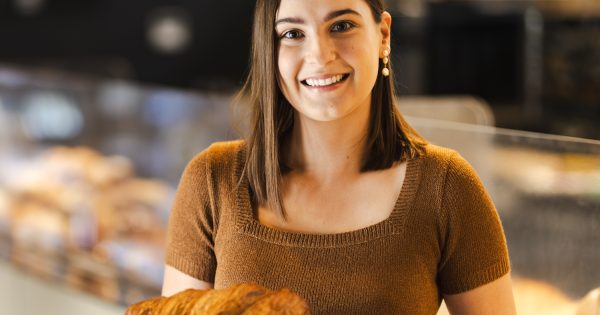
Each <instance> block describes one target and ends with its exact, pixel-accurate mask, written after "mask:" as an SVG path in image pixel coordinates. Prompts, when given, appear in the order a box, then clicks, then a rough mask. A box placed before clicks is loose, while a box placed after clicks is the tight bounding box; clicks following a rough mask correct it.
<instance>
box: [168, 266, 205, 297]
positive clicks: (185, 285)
mask: <svg viewBox="0 0 600 315" xmlns="http://www.w3.org/2000/svg"><path fill="white" fill-rule="evenodd" d="M212 288H213V284H212V283H209V282H205V281H201V280H198V279H196V278H194V277H191V276H188V275H186V274H185V273H183V272H181V271H179V270H177V269H175V268H173V267H171V266H169V265H165V276H164V279H163V287H162V296H166V297H169V296H171V295H173V294H175V293H177V292H180V291H183V290H185V289H198V290H207V289H212Z"/></svg>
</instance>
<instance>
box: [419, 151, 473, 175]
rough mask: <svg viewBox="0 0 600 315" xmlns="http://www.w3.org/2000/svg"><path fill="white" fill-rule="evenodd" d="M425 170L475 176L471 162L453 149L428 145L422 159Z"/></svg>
mask: <svg viewBox="0 0 600 315" xmlns="http://www.w3.org/2000/svg"><path fill="white" fill-rule="evenodd" d="M420 158H421V159H422V163H423V164H424V165H423V166H424V168H425V169H431V170H437V171H442V172H444V173H445V172H457V173H461V174H463V175H465V176H473V175H475V171H474V170H473V167H472V166H471V164H469V162H468V161H467V160H466V159H465V158H464V157H463V156H462V155H460V153H458V152H456V151H455V150H453V149H450V148H446V147H442V146H438V145H434V144H427V145H426V146H425V150H424V154H423V155H422V156H421V157H420Z"/></svg>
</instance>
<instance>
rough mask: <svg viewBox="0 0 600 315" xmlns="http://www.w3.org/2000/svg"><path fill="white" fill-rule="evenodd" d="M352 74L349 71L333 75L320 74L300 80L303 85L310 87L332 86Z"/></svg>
mask: <svg viewBox="0 0 600 315" xmlns="http://www.w3.org/2000/svg"><path fill="white" fill-rule="evenodd" d="M349 76H350V74H349V73H345V74H336V75H331V76H320V77H313V78H307V79H305V80H302V81H300V82H301V83H302V84H303V85H305V86H308V87H327V86H332V85H335V84H338V83H341V82H344V81H346V80H347V79H348V77H349Z"/></svg>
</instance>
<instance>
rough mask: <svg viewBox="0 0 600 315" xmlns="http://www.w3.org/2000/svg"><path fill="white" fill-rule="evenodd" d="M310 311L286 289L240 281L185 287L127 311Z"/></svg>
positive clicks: (165, 314)
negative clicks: (202, 287) (218, 286)
mask: <svg viewBox="0 0 600 315" xmlns="http://www.w3.org/2000/svg"><path fill="white" fill-rule="evenodd" d="M150 314H152V315H171V314H173V315H174V314H189V315H201V314H202V315H216V314H231V315H234V314H247V315H257V314H288V315H296V314H297V315H307V314H310V310H309V307H308V304H307V303H306V301H304V299H302V298H301V297H300V296H298V295H296V294H295V293H293V292H291V291H290V290H288V289H281V290H278V291H271V290H269V289H267V288H265V287H262V286H260V285H257V284H239V285H236V286H232V287H230V288H228V289H221V290H215V289H211V290H194V289H188V290H185V291H182V292H179V293H177V294H175V295H173V296H171V297H168V298H165V297H160V298H153V299H150V300H145V301H142V302H139V303H137V304H134V305H131V306H130V307H129V308H128V309H127V312H126V315H150Z"/></svg>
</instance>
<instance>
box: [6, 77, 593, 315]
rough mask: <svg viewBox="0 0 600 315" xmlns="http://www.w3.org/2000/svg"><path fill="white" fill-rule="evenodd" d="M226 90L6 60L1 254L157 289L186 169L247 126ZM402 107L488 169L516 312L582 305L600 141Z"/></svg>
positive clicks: (56, 270)
mask: <svg viewBox="0 0 600 315" xmlns="http://www.w3.org/2000/svg"><path fill="white" fill-rule="evenodd" d="M231 100H232V95H218V94H207V93H201V92H189V91H178V90H172V89H166V88H164V87H150V86H139V85H136V84H133V83H130V82H123V81H101V80H96V79H94V78H82V77H76V76H71V75H65V74H57V73H45V72H36V71H33V70H22V69H16V68H9V67H6V66H5V67H0V259H2V260H4V261H5V262H9V263H10V264H11V265H12V266H16V267H17V268H20V269H22V270H25V271H27V272H29V273H33V274H36V275H38V276H40V277H42V278H46V279H50V280H51V281H53V283H56V282H58V283H61V284H66V285H67V286H70V287H75V288H78V289H81V290H84V291H86V292H90V293H92V294H94V295H97V296H99V297H102V298H104V299H105V300H108V301H112V302H115V303H118V304H120V305H122V306H123V305H127V304H130V303H133V302H136V301H139V300H141V299H144V298H148V297H150V296H154V295H158V294H159V293H160V284H161V281H162V272H163V271H162V267H163V245H164V233H165V227H166V222H167V218H168V213H169V207H170V203H171V201H172V197H173V193H174V191H175V189H176V186H177V182H178V180H179V176H180V175H181V172H182V171H183V168H184V167H185V165H186V163H187V162H188V161H189V160H190V159H191V158H192V157H193V156H194V155H195V154H197V153H198V152H200V151H201V150H202V149H204V148H206V147H207V146H208V145H209V144H210V143H212V142H214V141H220V140H227V139H233V138H237V137H239V136H238V135H239V132H238V131H239V130H237V129H238V128H239V129H242V128H243V127H242V126H241V125H239V124H238V123H237V121H239V120H238V119H236V118H233V117H236V115H234V113H237V114H238V115H243V111H240V112H238V111H235V110H234V109H232V107H231V106H230V104H231ZM401 110H402V108H401ZM433 118H435V117H433ZM408 120H409V121H410V122H411V124H412V125H413V126H414V127H415V128H416V129H417V130H418V131H419V132H421V133H422V135H423V136H425V137H426V138H427V139H429V140H430V141H431V142H433V143H435V144H439V145H442V146H447V147H451V148H453V149H455V150H457V151H458V152H459V153H461V154H462V155H463V156H464V157H465V158H466V159H467V160H468V161H469V162H470V163H471V164H472V165H473V166H474V168H475V169H476V170H477V172H478V174H479V175H480V177H481V178H482V180H483V182H484V184H485V186H486V187H487V189H488V191H489V192H490V194H491V196H492V199H493V200H494V202H495V204H496V206H497V208H498V211H499V213H500V217H501V219H502V223H503V226H504V230H505V232H506V236H507V241H508V246H509V253H510V257H511V263H512V268H513V277H514V280H515V297H516V300H517V305H518V307H519V309H520V310H522V311H521V312H519V314H559V313H557V312H556V310H557V309H558V308H557V307H556V306H555V305H553V304H552V303H547V301H548V300H547V299H548V298H552V299H553V301H559V302H561V303H563V304H561V307H564V309H561V310H563V312H562V313H560V314H575V313H574V312H575V310H576V309H577V307H579V306H578V305H579V304H580V302H579V301H580V300H581V299H582V298H583V297H584V296H585V295H586V294H587V293H588V292H590V291H591V290H593V289H594V288H597V287H599V286H600V272H598V266H600V141H593V140H585V139H578V138H570V137H562V136H552V135H545V134H534V133H526V132H520V131H514V130H505V129H497V128H494V127H489V126H477V125H471V124H464V123H456V122H450V121H443V120H435V119H432V117H429V118H423V117H408ZM240 131H241V130H240ZM531 292H533V293H531ZM22 296H23V299H27V297H26V294H24V292H23V294H22ZM557 297H559V298H558V299H557ZM557 303H558V302H557ZM528 307H529V308H528ZM550 308H554V310H551V309H550ZM532 309H533V310H532ZM546 310H548V312H546ZM551 311H552V312H553V313H551Z"/></svg>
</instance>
